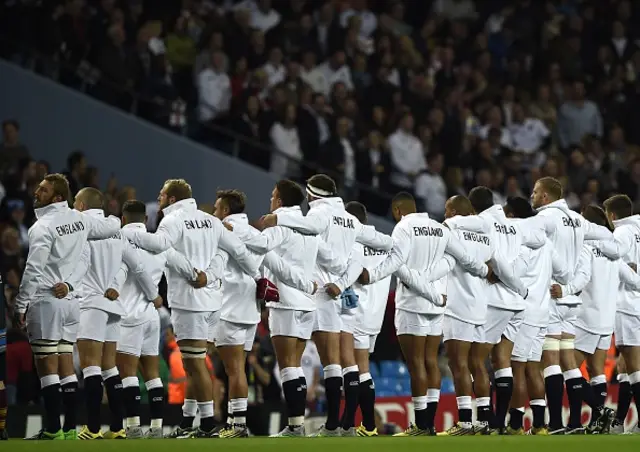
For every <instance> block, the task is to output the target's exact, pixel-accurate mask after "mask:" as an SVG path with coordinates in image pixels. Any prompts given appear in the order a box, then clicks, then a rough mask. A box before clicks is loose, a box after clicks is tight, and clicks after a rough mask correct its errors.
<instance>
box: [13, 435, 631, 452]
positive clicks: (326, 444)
mask: <svg viewBox="0 0 640 452" xmlns="http://www.w3.org/2000/svg"><path fill="white" fill-rule="evenodd" d="M221 443H222V444H221ZM431 447H438V448H442V449H441V450H442V452H458V451H459V452H471V451H473V452H499V451H503V450H504V451H509V452H529V451H531V452H540V450H541V449H542V448H548V449H549V452H552V451H555V450H558V451H562V452H573V451H576V452H587V451H598V452H612V451H615V452H621V451H640V435H637V436H631V435H625V436H588V437H585V436H565V437H562V436H554V437H504V436H503V437H481V438H478V437H459V438H442V437H441V438H390V437H381V438H300V439H298V438H295V439H293V438H248V439H229V440H224V439H200V440H198V439H195V440H146V441H145V440H136V441H132V440H129V441H127V440H125V441H106V440H105V441H94V442H92V443H90V444H87V443H86V442H83V441H74V442H70V441H66V442H62V441H33V442H32V441H21V440H12V441H11V442H6V443H2V442H0V450H2V451H4V450H6V451H11V452H32V451H33V452H42V451H43V450H46V451H52V452H74V451H78V452H94V451H95V452H141V451H143V450H145V449H151V450H153V452H174V451H175V450H176V449H178V448H179V449H181V450H188V451H189V452H200V451H202V452H211V451H212V450H213V449H214V448H215V449H217V448H221V449H223V450H224V451H225V452H226V451H230V452H235V451H238V452H241V451H244V450H250V449H259V450H260V451H265V452H270V451H273V452H289V451H291V452H298V451H300V452H344V451H352V450H353V451H358V452H378V451H380V452H383V451H384V452H387V451H389V450H393V449H396V450H397V451H398V452H405V451H420V452H425V451H427V450H428V449H429V448H431Z"/></svg>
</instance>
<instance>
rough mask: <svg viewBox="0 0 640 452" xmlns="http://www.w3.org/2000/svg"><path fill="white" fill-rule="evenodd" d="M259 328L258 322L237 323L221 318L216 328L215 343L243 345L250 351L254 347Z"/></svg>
mask: <svg viewBox="0 0 640 452" xmlns="http://www.w3.org/2000/svg"><path fill="white" fill-rule="evenodd" d="M257 329H258V324H257V323H254V324H246V323H235V322H228V321H226V320H222V319H220V321H219V322H218V325H217V327H216V329H215V333H214V336H213V343H214V344H216V347H231V346H237V345H242V346H243V347H244V351H245V352H250V351H251V349H252V348H253V341H254V340H255V338H256V330H257Z"/></svg>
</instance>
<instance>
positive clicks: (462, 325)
mask: <svg viewBox="0 0 640 452" xmlns="http://www.w3.org/2000/svg"><path fill="white" fill-rule="evenodd" d="M442 332H443V340H444V342H447V341H452V340H453V341H464V342H480V343H484V326H483V325H476V324H474V323H469V322H465V321H464V320H460V319H457V318H455V317H450V316H448V315H445V316H444V320H443V322H442Z"/></svg>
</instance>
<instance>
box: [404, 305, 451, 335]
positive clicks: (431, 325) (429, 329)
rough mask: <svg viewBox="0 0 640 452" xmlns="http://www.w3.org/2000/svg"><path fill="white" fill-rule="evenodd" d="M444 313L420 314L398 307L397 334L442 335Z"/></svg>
mask: <svg viewBox="0 0 640 452" xmlns="http://www.w3.org/2000/svg"><path fill="white" fill-rule="evenodd" d="M443 320H444V314H419V313H417V312H409V311H404V310H402V309H396V318H395V323H396V334H397V335H398V336H402V335H408V336H442V322H443Z"/></svg>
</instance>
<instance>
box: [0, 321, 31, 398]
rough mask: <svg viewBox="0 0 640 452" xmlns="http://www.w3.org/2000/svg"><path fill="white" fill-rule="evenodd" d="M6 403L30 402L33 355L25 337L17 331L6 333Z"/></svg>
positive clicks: (11, 330) (12, 330)
mask: <svg viewBox="0 0 640 452" xmlns="http://www.w3.org/2000/svg"><path fill="white" fill-rule="evenodd" d="M6 360H7V367H6V368H7V376H6V379H5V385H6V388H7V402H8V404H9V405H16V404H18V403H21V404H23V403H28V402H29V401H30V400H31V394H32V392H31V387H30V386H31V385H30V384H31V382H32V380H33V378H34V376H35V374H34V372H33V370H34V369H33V355H32V354H31V347H30V346H29V341H28V340H27V337H26V335H25V334H24V333H23V332H22V331H20V330H18V329H9V330H8V331H7V354H6Z"/></svg>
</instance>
